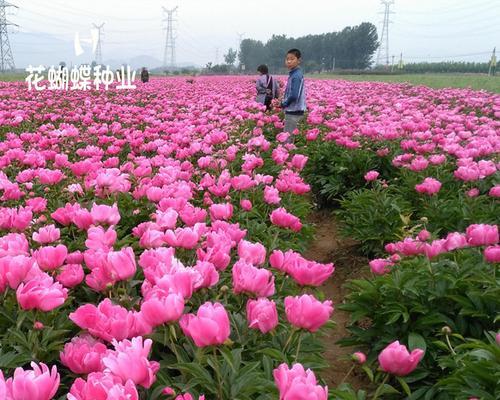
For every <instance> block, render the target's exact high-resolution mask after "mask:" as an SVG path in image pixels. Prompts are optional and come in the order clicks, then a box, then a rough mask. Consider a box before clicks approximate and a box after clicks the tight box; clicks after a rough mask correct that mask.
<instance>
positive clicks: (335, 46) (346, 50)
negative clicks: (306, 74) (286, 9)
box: [239, 22, 378, 73]
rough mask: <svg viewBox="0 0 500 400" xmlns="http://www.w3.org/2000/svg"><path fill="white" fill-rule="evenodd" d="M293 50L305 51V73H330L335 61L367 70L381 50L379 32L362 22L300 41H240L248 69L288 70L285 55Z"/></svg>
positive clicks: (278, 38)
mask: <svg viewBox="0 0 500 400" xmlns="http://www.w3.org/2000/svg"><path fill="white" fill-rule="evenodd" d="M292 47H297V48H298V49H300V50H301V51H302V54H303V58H304V63H303V66H304V69H305V70H306V71H310V72H315V71H322V70H325V69H326V70H331V69H332V67H333V63H334V59H335V65H336V67H340V68H345V69H365V68H368V67H369V66H370V65H371V59H372V57H373V54H374V53H375V50H376V49H377V48H378V35H377V29H376V27H375V26H374V25H373V24H371V23H369V22H363V23H362V24H360V25H358V26H353V27H346V28H344V29H343V30H342V31H340V32H329V33H324V34H320V35H306V36H301V37H298V38H290V37H287V36H285V35H273V36H272V37H271V38H270V39H269V40H268V41H267V42H266V43H265V44H262V42H260V41H256V40H252V39H245V40H243V41H242V42H241V48H240V53H239V58H240V62H241V64H245V66H246V67H247V68H246V69H247V70H255V68H256V67H257V65H259V64H267V65H268V66H269V69H270V70H271V71H273V72H274V73H275V72H279V71H284V70H285V66H284V58H285V53H286V51H287V50H289V49H290V48H292Z"/></svg>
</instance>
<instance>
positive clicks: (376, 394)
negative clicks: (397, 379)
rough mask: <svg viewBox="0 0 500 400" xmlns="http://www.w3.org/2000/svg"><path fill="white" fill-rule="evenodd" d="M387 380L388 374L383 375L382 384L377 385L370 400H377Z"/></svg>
mask: <svg viewBox="0 0 500 400" xmlns="http://www.w3.org/2000/svg"><path fill="white" fill-rule="evenodd" d="M387 379H389V374H386V375H385V378H384V380H383V381H382V383H381V384H380V385H379V387H378V388H377V391H376V392H375V394H374V395H373V399H372V400H377V399H378V396H379V394H380V391H381V390H382V389H383V387H384V385H385V384H386V382H387Z"/></svg>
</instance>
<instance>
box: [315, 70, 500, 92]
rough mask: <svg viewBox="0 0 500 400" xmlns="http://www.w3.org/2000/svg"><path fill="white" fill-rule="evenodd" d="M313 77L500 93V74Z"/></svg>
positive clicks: (334, 75) (316, 75) (318, 75)
mask: <svg viewBox="0 0 500 400" xmlns="http://www.w3.org/2000/svg"><path fill="white" fill-rule="evenodd" d="M309 76H310V77H311V78H320V79H342V80H349V81H356V82H366V81H375V82H396V83H403V82H407V83H410V84H412V85H423V86H428V87H432V88H436V89H441V88H470V89H475V90H481V89H484V90H487V91H489V92H494V93H500V76H499V75H497V76H488V75H483V74H407V75H368V74H367V75H340V74H339V75H336V74H311V75H309Z"/></svg>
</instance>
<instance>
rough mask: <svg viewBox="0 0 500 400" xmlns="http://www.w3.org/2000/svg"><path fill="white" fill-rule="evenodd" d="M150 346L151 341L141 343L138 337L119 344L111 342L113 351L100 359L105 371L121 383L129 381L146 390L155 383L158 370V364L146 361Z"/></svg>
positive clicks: (114, 341) (140, 338)
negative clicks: (117, 378)
mask: <svg viewBox="0 0 500 400" xmlns="http://www.w3.org/2000/svg"><path fill="white" fill-rule="evenodd" d="M152 345H153V341H152V340H151V339H146V340H145V341H144V342H143V340H142V337H140V336H139V337H135V338H133V339H132V340H123V341H121V342H118V341H116V340H113V346H114V347H115V351H110V352H108V354H107V355H106V356H105V357H103V359H102V362H103V364H104V366H105V367H106V371H109V372H111V373H112V374H113V375H115V376H117V377H119V378H120V379H121V380H122V383H126V382H127V381H128V380H131V381H132V382H134V383H135V384H136V385H140V386H142V387H144V388H146V389H148V388H149V387H151V385H152V384H153V383H154V382H155V380H156V372H158V370H159V369H160V363H158V362H156V361H149V360H148V355H149V352H150V351H151V346H152Z"/></svg>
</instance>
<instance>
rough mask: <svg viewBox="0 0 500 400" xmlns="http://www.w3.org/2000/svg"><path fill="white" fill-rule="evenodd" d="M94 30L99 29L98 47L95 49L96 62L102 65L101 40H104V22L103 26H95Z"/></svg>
mask: <svg viewBox="0 0 500 400" xmlns="http://www.w3.org/2000/svg"><path fill="white" fill-rule="evenodd" d="M93 25H94V28H95V29H97V46H96V48H95V62H96V63H97V64H102V48H101V40H102V32H103V27H104V22H103V23H102V24H101V25H96V24H93Z"/></svg>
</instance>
